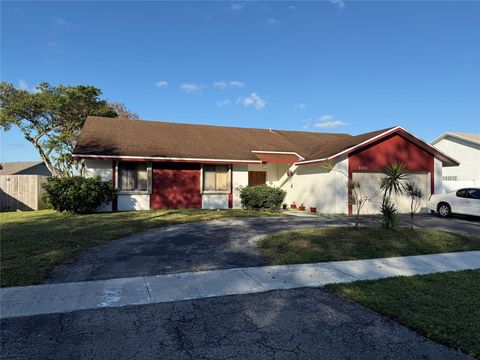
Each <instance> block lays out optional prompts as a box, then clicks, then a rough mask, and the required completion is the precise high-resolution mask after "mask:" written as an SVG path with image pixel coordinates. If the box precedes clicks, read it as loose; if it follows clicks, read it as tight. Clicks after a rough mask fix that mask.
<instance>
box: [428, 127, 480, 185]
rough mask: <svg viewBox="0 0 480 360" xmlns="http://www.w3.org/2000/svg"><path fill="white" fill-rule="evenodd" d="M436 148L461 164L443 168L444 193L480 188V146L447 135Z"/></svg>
mask: <svg viewBox="0 0 480 360" xmlns="http://www.w3.org/2000/svg"><path fill="white" fill-rule="evenodd" d="M434 146H435V147H436V148H437V149H438V150H440V151H442V152H443V153H445V154H447V155H448V156H451V157H452V158H454V159H455V160H457V161H459V162H460V165H459V166H452V167H443V169H442V178H443V181H442V192H449V191H453V190H456V189H459V188H462V187H468V186H477V187H478V186H480V145H479V144H475V143H473V142H470V141H467V140H463V139H459V138H457V137H454V136H450V135H447V136H446V137H445V138H444V139H441V140H440V141H438V142H437V143H435V144H434Z"/></svg>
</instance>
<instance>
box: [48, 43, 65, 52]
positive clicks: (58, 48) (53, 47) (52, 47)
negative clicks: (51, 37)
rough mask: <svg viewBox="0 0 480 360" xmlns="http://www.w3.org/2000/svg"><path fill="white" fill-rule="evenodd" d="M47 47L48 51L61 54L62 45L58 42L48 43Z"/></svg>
mask: <svg viewBox="0 0 480 360" xmlns="http://www.w3.org/2000/svg"><path fill="white" fill-rule="evenodd" d="M48 46H49V48H50V50H52V51H53V52H54V53H56V54H63V50H62V44H60V43H58V42H55V41H50V42H49V43H48Z"/></svg>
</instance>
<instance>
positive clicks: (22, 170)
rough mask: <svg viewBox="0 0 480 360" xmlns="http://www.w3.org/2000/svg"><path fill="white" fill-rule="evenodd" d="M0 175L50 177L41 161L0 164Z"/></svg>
mask: <svg viewBox="0 0 480 360" xmlns="http://www.w3.org/2000/svg"><path fill="white" fill-rule="evenodd" d="M0 175H44V176H52V174H51V173H50V171H49V170H48V169H47V167H46V166H45V163H44V162H43V161H18V162H2V163H0Z"/></svg>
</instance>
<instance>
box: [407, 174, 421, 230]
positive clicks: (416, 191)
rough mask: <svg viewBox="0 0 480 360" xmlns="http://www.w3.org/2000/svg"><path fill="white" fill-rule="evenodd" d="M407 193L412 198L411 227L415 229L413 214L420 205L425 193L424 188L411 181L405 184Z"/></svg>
mask: <svg viewBox="0 0 480 360" xmlns="http://www.w3.org/2000/svg"><path fill="white" fill-rule="evenodd" d="M405 195H406V196H407V197H408V198H409V199H410V219H411V224H410V227H411V229H412V230H413V216H414V215H415V213H416V212H417V210H418V208H419V207H420V200H421V199H422V198H423V196H424V194H423V191H422V189H421V188H420V187H419V186H418V185H417V184H416V183H415V182H413V181H409V182H407V183H406V184H405Z"/></svg>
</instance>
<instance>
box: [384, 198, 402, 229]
mask: <svg viewBox="0 0 480 360" xmlns="http://www.w3.org/2000/svg"><path fill="white" fill-rule="evenodd" d="M380 210H381V212H382V215H383V220H382V227H383V228H385V229H394V228H395V227H396V226H397V224H398V209H397V207H396V206H395V204H394V203H393V201H392V200H391V199H390V197H388V196H387V197H386V198H385V199H384V200H383V202H382V205H381V208H380Z"/></svg>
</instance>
